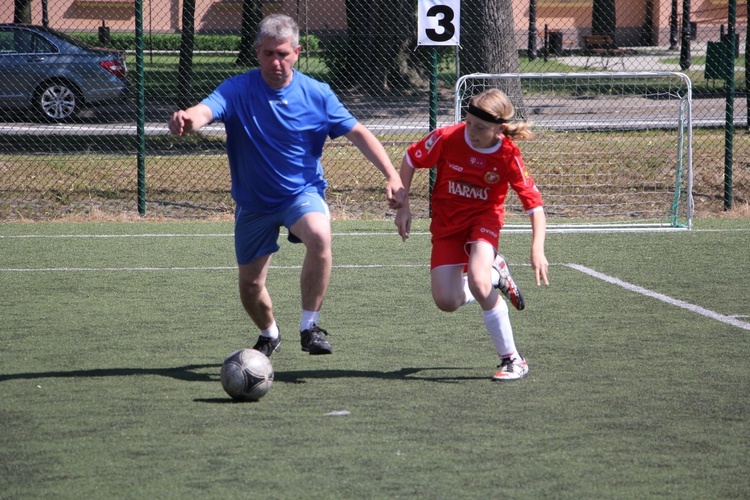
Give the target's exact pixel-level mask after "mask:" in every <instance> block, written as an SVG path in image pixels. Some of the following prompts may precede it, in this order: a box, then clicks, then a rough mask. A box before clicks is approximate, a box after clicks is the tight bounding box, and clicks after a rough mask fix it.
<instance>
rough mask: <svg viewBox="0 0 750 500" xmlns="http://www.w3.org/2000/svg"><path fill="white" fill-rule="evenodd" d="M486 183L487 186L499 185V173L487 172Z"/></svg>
mask: <svg viewBox="0 0 750 500" xmlns="http://www.w3.org/2000/svg"><path fill="white" fill-rule="evenodd" d="M484 182H486V183H487V184H497V183H498V182H500V175H499V174H498V173H497V172H485V174H484Z"/></svg>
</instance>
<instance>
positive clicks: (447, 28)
mask: <svg viewBox="0 0 750 500" xmlns="http://www.w3.org/2000/svg"><path fill="white" fill-rule="evenodd" d="M437 16H442V17H441V18H440V19H438V22H437V23H438V26H440V27H441V28H442V29H443V31H442V33H438V30H434V29H427V30H425V34H426V35H427V38H429V39H430V40H432V41H433V42H447V41H448V40H450V39H451V38H453V35H454V34H455V33H456V27H455V26H453V23H452V21H453V18H454V17H455V15H454V14H453V9H451V8H450V7H449V6H447V5H433V6H432V7H430V8H429V10H428V11H427V17H437Z"/></svg>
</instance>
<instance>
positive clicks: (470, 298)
mask: <svg viewBox="0 0 750 500" xmlns="http://www.w3.org/2000/svg"><path fill="white" fill-rule="evenodd" d="M461 285H462V286H463V288H464V303H463V304H461V305H462V306H465V305H466V304H471V303H472V302H476V301H477V299H475V298H474V294H472V293H471V290H469V278H468V276H464V277H463V278H461Z"/></svg>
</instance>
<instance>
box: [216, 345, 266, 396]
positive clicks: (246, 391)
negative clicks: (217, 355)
mask: <svg viewBox="0 0 750 500" xmlns="http://www.w3.org/2000/svg"><path fill="white" fill-rule="evenodd" d="M271 384H273V366H271V361H270V360H269V359H268V358H267V357H266V355H265V354H263V353H262V352H260V351H256V350H255V349H240V350H239V351H235V352H233V353H232V354H230V355H229V357H228V358H227V359H225V360H224V363H223V364H222V365H221V386H222V387H223V388H224V390H225V391H226V393H227V394H229V395H230V396H232V398H233V399H236V400H239V401H258V400H259V399H260V398H262V397H263V396H265V395H266V393H267V392H268V390H269V389H270V388H271Z"/></svg>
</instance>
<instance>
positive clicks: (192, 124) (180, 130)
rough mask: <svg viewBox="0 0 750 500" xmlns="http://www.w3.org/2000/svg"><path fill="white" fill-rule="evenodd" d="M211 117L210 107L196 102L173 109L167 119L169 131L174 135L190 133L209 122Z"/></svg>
mask: <svg viewBox="0 0 750 500" xmlns="http://www.w3.org/2000/svg"><path fill="white" fill-rule="evenodd" d="M213 118H214V117H213V112H212V111H211V108H209V107H208V106H206V105H205V104H197V105H195V106H193V107H192V108H188V109H184V110H183V109H181V110H179V111H175V112H174V114H173V115H172V117H171V118H170V119H169V123H168V125H169V131H170V132H172V133H173V134H174V135H185V134H192V133H193V132H197V131H198V130H200V129H201V127H203V126H204V125H206V124H208V123H211V121H212V120H213Z"/></svg>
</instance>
